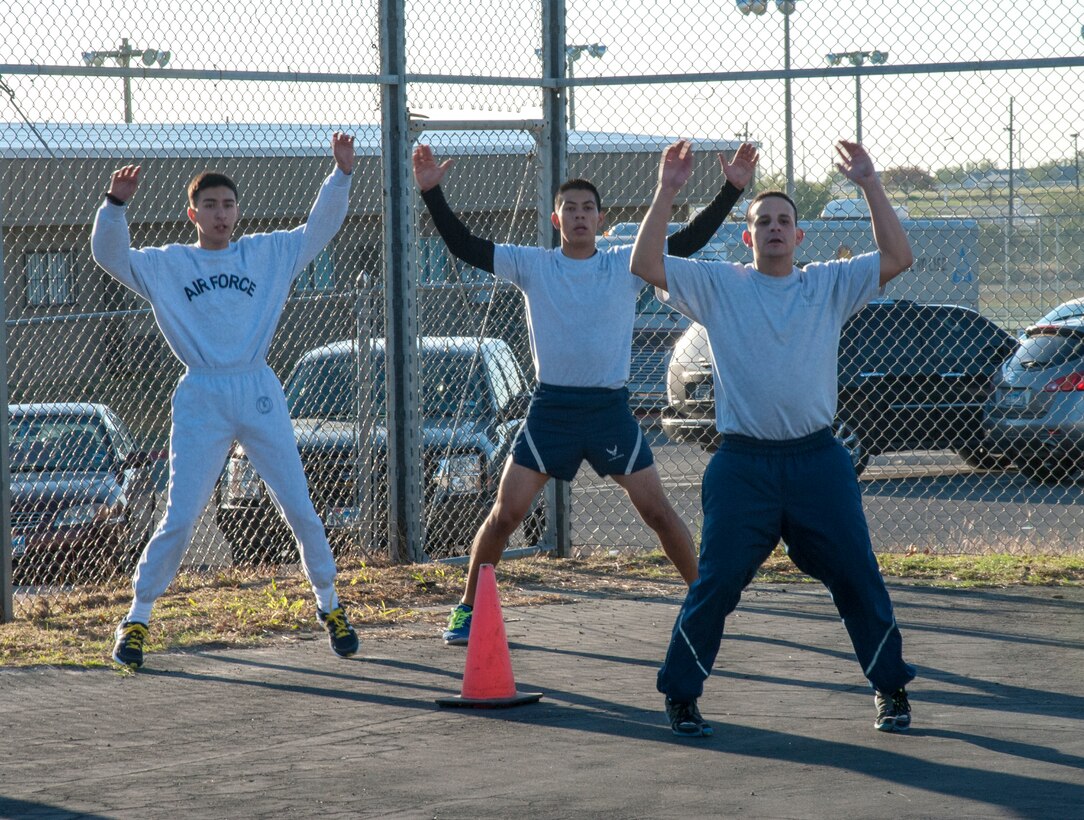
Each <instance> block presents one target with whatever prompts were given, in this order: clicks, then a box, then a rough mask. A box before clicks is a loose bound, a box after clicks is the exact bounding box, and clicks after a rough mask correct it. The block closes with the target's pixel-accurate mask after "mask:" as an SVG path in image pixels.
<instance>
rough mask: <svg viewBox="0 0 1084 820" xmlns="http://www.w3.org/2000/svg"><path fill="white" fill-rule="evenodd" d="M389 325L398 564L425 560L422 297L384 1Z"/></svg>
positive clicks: (393, 35)
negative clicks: (420, 390) (419, 347)
mask: <svg viewBox="0 0 1084 820" xmlns="http://www.w3.org/2000/svg"><path fill="white" fill-rule="evenodd" d="M380 73H381V74H382V75H383V77H382V79H381V83H380V97H381V109H382V111H383V117H381V125H380V131H381V152H382V156H383V170H382V174H383V183H384V186H383V187H384V190H383V202H384V271H385V294H384V302H385V315H386V319H385V324H386V341H385V345H386V354H385V357H386V362H387V368H388V372H387V401H388V442H387V451H388V456H387V458H388V548H389V551H390V554H391V558H392V560H393V561H396V562H403V561H418V562H421V561H424V560H425V558H426V556H425V543H424V540H425V528H424V524H423V521H422V509H423V505H422V499H423V494H422V470H421V420H420V415H419V412H418V356H417V344H416V340H417V336H418V299H417V288H418V286H417V275H416V271H417V257H416V255H415V242H414V224H413V219H412V218H411V213H410V204H411V190H412V184H413V183H412V179H411V168H410V127H409V113H408V111H407V105H406V83H405V75H406V24H405V13H404V4H403V0H381V2H380Z"/></svg>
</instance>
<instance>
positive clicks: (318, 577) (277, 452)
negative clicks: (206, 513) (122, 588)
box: [132, 364, 337, 621]
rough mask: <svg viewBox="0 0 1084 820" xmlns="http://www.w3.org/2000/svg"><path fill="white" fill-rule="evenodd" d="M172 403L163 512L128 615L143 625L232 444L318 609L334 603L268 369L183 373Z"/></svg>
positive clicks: (331, 568)
mask: <svg viewBox="0 0 1084 820" xmlns="http://www.w3.org/2000/svg"><path fill="white" fill-rule="evenodd" d="M172 404H173V418H172V428H171V430H170V438H169V489H168V495H167V502H166V514H165V517H164V518H163V519H162V522H161V523H160V524H159V525H158V529H157V530H156V531H155V533H154V535H153V536H152V537H151V539H150V541H148V542H147V546H146V547H145V548H144V550H143V555H142V556H141V557H140V559H139V565H138V566H137V567H136V572H135V578H134V579H133V582H132V585H133V587H134V589H135V601H134V602H133V604H132V612H133V613H138V614H139V615H140V616H142V617H140V618H139V619H140V620H143V621H146V616H149V614H150V607H151V605H152V604H153V603H154V601H155V600H156V599H157V598H158V597H159V596H160V595H161V594H162V593H163V592H165V590H166V587H168V586H169V584H170V582H171V581H172V580H173V578H174V576H175V575H176V574H177V570H178V569H179V568H180V565H181V559H182V558H183V557H184V553H185V551H186V550H187V549H188V544H189V540H190V539H191V537H192V531H193V529H194V528H195V525H196V521H197V520H198V519H199V516H200V514H201V513H202V512H203V509H204V507H205V506H206V505H207V501H208V499H209V498H210V497H211V493H212V492H213V490H214V486H215V482H216V481H217V479H218V476H219V474H220V473H221V472H222V467H223V465H224V464H225V463H226V456H227V455H228V453H229V448H230V446H231V445H232V443H233V442H234V441H235V440H236V441H238V442H240V444H241V445H242V446H243V447H244V448H245V454H246V455H247V456H248V458H249V459H250V460H251V462H252V466H253V467H255V468H256V471H257V472H258V473H259V474H260V477H261V478H262V479H263V480H264V482H265V483H266V484H267V486H268V488H269V489H270V490H271V493H272V495H273V496H274V498H275V499H276V500H277V501H278V503H279V505H280V506H281V508H282V512H283V515H284V516H285V518H286V522H287V523H288V524H289V525H290V529H292V530H293V533H294V536H295V537H296V538H297V541H298V546H299V548H300V552H301V566H302V567H303V569H304V570H305V575H306V576H307V577H308V579H309V583H310V584H311V585H312V588H313V593H314V594H315V595H316V596H317V602H318V604H320V608H321V609H324V610H325V611H329V610H330V608H332V606H334V605H337V603H335V602H334V597H335V596H334V582H335V559H334V558H333V557H332V554H331V547H330V545H329V544H328V541H327V535H326V533H325V532H324V525H323V523H322V522H321V521H320V518H319V516H317V514H316V510H315V509H314V508H313V505H312V500H311V498H310V497H309V487H308V481H307V480H306V478H305V472H304V470H303V469H302V466H301V456H300V455H299V454H298V452H297V444H296V442H295V440H294V433H293V428H292V426H291V424H290V416H289V413H288V412H287V409H286V397H285V396H284V394H283V392H282V384H281V383H280V382H279V380H278V377H276V376H275V374H274V372H273V371H272V370H271V368H270V367H268V366H267V365H266V364H262V365H259V366H256V367H252V368H249V369H245V370H243V371H239V372H235V371H222V370H215V371H191V370H189V371H188V372H186V373H185V374H184V376H182V377H181V380H180V381H179V382H178V383H177V388H176V389H175V390H174V392H173V402H172Z"/></svg>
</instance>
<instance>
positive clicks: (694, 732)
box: [666, 698, 714, 737]
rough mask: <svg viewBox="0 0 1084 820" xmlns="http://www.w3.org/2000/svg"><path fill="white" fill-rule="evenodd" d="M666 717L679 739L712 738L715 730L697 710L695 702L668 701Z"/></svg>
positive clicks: (668, 699)
mask: <svg viewBox="0 0 1084 820" xmlns="http://www.w3.org/2000/svg"><path fill="white" fill-rule="evenodd" d="M666 717H667V718H669V719H670V728H671V729H672V730H673V732H674V734H675V735H677V736H678V737H711V735H712V734H713V733H714V730H713V729H712V728H711V726H710V724H708V722H707V721H706V720H704V718H702V717H701V716H700V710H699V709H697V708H696V701H695V700H670V698H667V699H666Z"/></svg>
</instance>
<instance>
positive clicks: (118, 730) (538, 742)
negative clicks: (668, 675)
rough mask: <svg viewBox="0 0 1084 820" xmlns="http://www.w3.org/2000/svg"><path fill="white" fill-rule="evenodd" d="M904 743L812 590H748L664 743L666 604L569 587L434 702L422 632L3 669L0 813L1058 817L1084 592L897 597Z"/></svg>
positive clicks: (1076, 786) (670, 610)
mask: <svg viewBox="0 0 1084 820" xmlns="http://www.w3.org/2000/svg"><path fill="white" fill-rule="evenodd" d="M891 590H892V595H893V599H894V601H895V603H896V610H897V618H898V620H899V622H900V625H901V628H902V630H903V634H904V642H905V650H906V653H907V656H908V659H909V660H910V661H911V662H912V663H914V664H916V666H918V667H919V670H920V677H919V678H918V679H917V680H916V681H915V682H914V684H913V685H912V686H911V687H910V691H911V701H912V706H913V708H914V728H913V729H912V730H911V732H910V733H909V734H906V735H888V734H883V733H879V732H876V731H874V730H873V698H872V696H871V695H870V693H869V691H868V690H867V688H866V686H865V682H864V680H863V679H862V677H861V674H860V672H859V670H858V667H857V664H856V662H855V661H854V658H853V656H852V654H851V651H850V646H849V644H848V642H847V638H846V634H845V632H844V630H843V627H842V625H841V624H840V623H839V620H838V618H837V616H836V614H835V611H834V609H833V607H832V605H831V602H830V600H829V598H828V596H827V594H826V593H825V592H824V591H823V589H822V588H820V587H816V586H811V585H809V586H807V585H786V586H769V585H754V586H753V587H750V589H749V590H748V591H747V592H746V595H745V597H744V599H743V601H742V603H741V605H740V606H739V609H738V612H737V613H736V614H735V616H734V617H732V618H731V620H730V623H729V624H728V627H729V629H728V634H727V637H726V639H725V640H724V642H723V649H722V651H721V653H720V656H719V660H718V662H717V664H716V668H715V670H714V674H713V677H712V679H711V680H709V681H708V684H707V691H706V692H705V695H704V697H703V698H702V699H701V703H700V705H701V709H702V711H703V712H704V715H705V717H706V718H707V719H709V720H710V721H711V722H712V723H713V724H714V726H715V736H714V737H713V738H710V739H701V740H682V739H678V738H675V737H673V736H672V735H671V734H670V731H669V728H668V726H667V725H666V724H665V721H664V719H663V714H662V710H661V706H662V698H661V696H660V695H659V694H658V693H657V692H656V691H655V687H654V679H655V670H656V668H657V666H658V663H659V660H660V658H661V657H662V654H663V650H664V647H665V643H666V639H667V637H668V634H669V629H670V626H671V623H672V620H673V617H674V615H675V613H676V608H677V605H678V603H679V598H678V596H677V590H676V588H675V594H674V595H673V596H672V597H667V598H656V599H648V600H644V599H638V600H633V599H629V598H623V597H619V596H617V595H613V596H608V595H604V596H576V595H575V594H569V596H568V598H567V602H566V603H563V604H548V605H544V606H536V607H530V608H511V607H509V608H506V609H505V610H504V616H505V620H506V622H507V631H508V637H509V642H510V645H511V658H512V665H513V668H514V671H515V677H516V681H517V683H518V684H519V688H520V689H535V690H539V691H542V692H544V693H545V696H544V697H543V699H542V700H541V701H540V702H539V703H536V704H533V705H528V706H521V707H516V708H513V709H506V710H485V711H482V710H459V709H456V710H446V709H441V708H439V707H437V706H436V705H435V704H434V698H436V697H440V696H444V695H448V694H458V692H459V691H460V688H461V681H462V672H463V664H464V657H465V652H464V650H463V649H461V648H449V647H444V646H443V645H442V644H441V643H440V642H439V640H437V639H436V638H435V637H434V636H433V635H431V634H418V635H414V636H408V637H402V638H395V639H381V640H376V639H364V637H363V641H364V642H363V646H362V652H361V654H360V656H358V657H357V658H354V659H351V660H341V659H338V658H336V657H334V656H333V655H332V654H331V653H330V651H329V650H328V647H327V645H326V643H325V642H324V641H323V640H315V639H312V640H305V639H301V638H296V637H295V638H290V639H284V640H283V641H281V642H279V643H277V644H276V645H275V646H273V647H266V648H262V649H256V650H218V651H205V652H191V653H162V654H156V655H149V656H148V661H147V666H146V668H145V670H144V671H141V672H140V673H139V674H137V675H135V676H124V675H121V674H118V673H117V672H115V671H108V670H92V671H73V670H70V669H53V668H39V669H33V670H0V730H2V737H0V816H2V817H20V818H22V817H33V818H46V817H48V818H61V817H85V818H98V817H110V818H112V817H118V818H156V817H163V818H165V817H169V818H179V817H184V818H189V817H192V818H247V817H283V818H284V817H289V818H294V817H336V818H337V817H380V818H470V817H484V818H490V817H493V818H523V819H524V820H526V819H527V818H668V817H674V818H679V817H680V818H697V817H764V818H799V817H801V818H807V817H811V818H820V817H824V818H843V817H861V818H878V817H884V818H923V817H936V818H941V817H945V818H953V820H960V818H972V817H976V818H977V817H982V818H987V817H1014V818H1019V817H1024V818H1044V820H1045V819H1046V818H1078V817H1081V816H1082V815H1081V811H1082V809H1081V807H1082V806H1084V695H1082V685H1081V681H1082V678H1084V675H1082V673H1084V589H1079V588H1077V589H1050V588H1039V589H1035V588H1028V589H1024V588H1009V589H996V590H980V591H952V592H950V591H944V590H937V589H930V588H923V587H917V586H911V585H903V584H893V585H892V586H891Z"/></svg>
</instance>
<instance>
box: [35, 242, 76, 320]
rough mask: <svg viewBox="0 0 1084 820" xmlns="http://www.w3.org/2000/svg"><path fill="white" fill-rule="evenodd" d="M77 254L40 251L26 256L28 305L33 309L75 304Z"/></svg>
mask: <svg viewBox="0 0 1084 820" xmlns="http://www.w3.org/2000/svg"><path fill="white" fill-rule="evenodd" d="M74 275H75V253H74V252H73V251H40V252H38V253H28V254H27V255H26V303H27V304H28V305H30V306H32V307H45V306H47V305H70V304H72V303H73V302H74V301H75V287H74V282H73V277H74Z"/></svg>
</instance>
